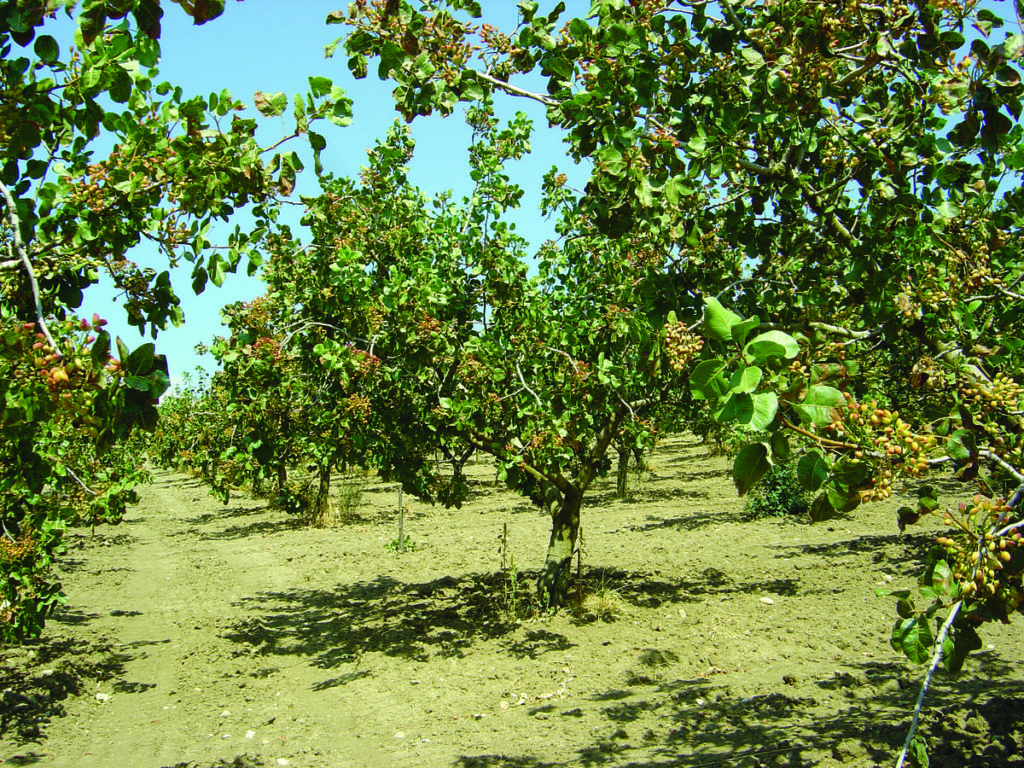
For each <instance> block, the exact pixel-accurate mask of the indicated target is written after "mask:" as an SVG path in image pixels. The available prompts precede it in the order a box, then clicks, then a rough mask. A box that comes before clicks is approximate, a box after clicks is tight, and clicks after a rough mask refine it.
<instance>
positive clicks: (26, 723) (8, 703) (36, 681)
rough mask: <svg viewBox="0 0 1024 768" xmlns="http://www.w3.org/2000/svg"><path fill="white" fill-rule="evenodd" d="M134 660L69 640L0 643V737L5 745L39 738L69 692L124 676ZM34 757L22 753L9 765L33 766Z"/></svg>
mask: <svg viewBox="0 0 1024 768" xmlns="http://www.w3.org/2000/svg"><path fill="white" fill-rule="evenodd" d="M133 658H134V656H132V655H131V654H127V653H124V652H123V651H115V650H114V649H113V648H112V647H111V646H109V645H106V644H97V643H83V642H81V641H80V640H71V639H56V638H44V639H43V640H37V641H31V642H28V643H26V644H25V645H23V646H20V647H16V648H2V647H0V738H2V740H3V742H4V743H10V742H11V741H14V740H18V741H21V742H25V741H39V740H40V739H42V738H43V737H44V732H45V730H46V727H47V726H48V725H49V724H50V722H51V721H52V719H53V718H55V717H62V716H63V715H64V714H65V709H64V701H65V700H66V699H67V698H68V697H69V696H79V695H82V694H83V693H85V692H86V691H88V690H89V689H91V688H93V687H94V686H95V683H96V681H106V680H113V679H118V678H120V677H122V676H123V675H124V671H125V666H124V665H125V664H126V663H127V662H128V661H131V660H132V659H133ZM126 685H127V683H126ZM35 758H36V756H34V753H25V754H22V755H19V756H18V758H17V760H18V761H20V762H14V763H12V764H16V765H27V764H31V763H33V762H37V760H36V759H35ZM8 762H10V761H8Z"/></svg>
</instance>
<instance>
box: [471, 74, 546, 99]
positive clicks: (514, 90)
mask: <svg viewBox="0 0 1024 768" xmlns="http://www.w3.org/2000/svg"><path fill="white" fill-rule="evenodd" d="M472 71H473V72H475V74H476V76H477V77H479V78H480V79H481V80H483V81H485V82H488V83H490V84H491V85H493V86H494V87H495V88H498V89H500V90H502V91H504V92H505V93H507V94H509V95H511V96H522V97H523V98H524V99H533V100H534V101H539V102H540V103H541V104H543V105H545V106H548V107H557V106H559V105H561V103H562V102H560V101H559V100H558V99H553V98H551V97H550V96H545V95H544V94H543V93H534V92H533V91H527V90H524V89H522V88H519V87H517V86H514V85H512V84H511V83H506V82H505V81H504V80H499V79H498V78H496V77H493V76H492V75H488V74H487V73H486V72H477V71H476V70H472Z"/></svg>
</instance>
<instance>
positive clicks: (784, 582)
mask: <svg viewBox="0 0 1024 768" xmlns="http://www.w3.org/2000/svg"><path fill="white" fill-rule="evenodd" d="M584 578H585V580H586V585H585V588H584V591H588V590H593V589H597V590H602V591H608V592H611V593H613V594H614V595H616V596H618V597H619V598H620V599H622V600H623V601H625V602H626V603H628V604H630V605H633V606H636V607H638V608H659V607H661V606H662V605H665V604H666V603H689V602H696V601H700V600H703V599H704V598H706V597H707V596H708V595H719V596H722V595H730V594H762V593H770V594H774V595H797V594H800V589H799V585H800V582H799V581H798V580H796V579H764V580H757V581H743V582H740V581H736V580H735V579H733V578H732V577H731V576H730V575H729V574H728V573H726V572H725V571H722V570H719V569H718V568H713V567H709V568H705V569H704V570H702V571H700V573H698V574H694V575H692V576H690V577H688V578H681V579H671V580H667V579H663V578H660V577H659V576H658V574H654V573H644V572H641V571H625V570H622V569H619V568H613V567H603V566H598V567H591V568H587V570H586V572H585V574H584Z"/></svg>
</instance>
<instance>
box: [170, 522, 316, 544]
mask: <svg viewBox="0 0 1024 768" xmlns="http://www.w3.org/2000/svg"><path fill="white" fill-rule="evenodd" d="M301 527H302V523H300V522H299V521H298V520H293V519H290V518H283V519H280V520H256V521H254V522H252V523H249V524H248V525H231V526H228V527H227V528H224V529H222V530H219V531H216V530H215V531H202V532H200V531H199V530H198V529H196V528H192V529H189V533H195V534H197V535H198V536H199V538H201V539H203V540H204V541H234V540H236V539H244V538H247V537H249V536H257V535H260V536H273V535H274V534H275V533H281V532H282V531H290V530H293V529H295V528H301Z"/></svg>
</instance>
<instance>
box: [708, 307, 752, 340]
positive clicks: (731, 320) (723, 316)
mask: <svg viewBox="0 0 1024 768" xmlns="http://www.w3.org/2000/svg"><path fill="white" fill-rule="evenodd" d="M705 304H706V306H705V307H704V328H705V330H706V331H707V334H708V336H710V337H711V338H712V339H715V340H716V341H721V342H723V343H725V342H729V341H732V327H733V326H734V325H736V324H738V323H740V322H742V320H743V318H741V317H740V316H739V315H737V314H736V313H735V312H733V311H732V310H729V309H726V308H725V307H723V306H722V303H721V302H720V301H719V300H718V299H716V298H714V297H712V298H710V299H707V300H706V301H705Z"/></svg>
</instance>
